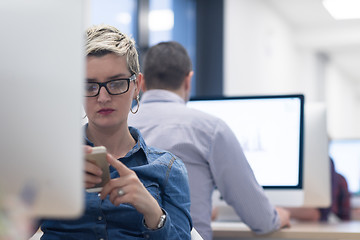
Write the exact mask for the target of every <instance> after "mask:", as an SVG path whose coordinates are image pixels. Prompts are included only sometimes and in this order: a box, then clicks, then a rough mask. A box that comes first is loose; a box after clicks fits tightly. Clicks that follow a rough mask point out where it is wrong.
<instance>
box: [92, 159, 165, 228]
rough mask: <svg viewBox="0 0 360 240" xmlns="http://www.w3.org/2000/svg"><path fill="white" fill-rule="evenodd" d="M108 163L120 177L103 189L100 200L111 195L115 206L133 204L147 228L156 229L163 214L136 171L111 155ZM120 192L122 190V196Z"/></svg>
mask: <svg viewBox="0 0 360 240" xmlns="http://www.w3.org/2000/svg"><path fill="white" fill-rule="evenodd" d="M107 161H108V163H109V164H110V165H112V166H113V167H114V168H115V169H116V170H117V171H118V173H119V176H120V177H119V178H115V179H111V180H110V182H108V183H107V184H106V185H105V186H104V187H103V189H102V191H101V193H100V194H101V195H100V198H101V199H105V198H106V196H107V195H109V197H110V201H111V202H112V203H113V204H114V205H115V206H118V205H120V204H122V203H129V204H131V205H132V206H134V207H135V208H136V210H137V211H138V212H140V213H142V214H143V215H144V219H145V223H146V226H147V227H148V228H150V229H156V228H157V224H158V223H159V219H160V216H161V215H162V214H163V212H162V210H161V208H160V206H159V204H158V202H157V201H156V200H155V198H154V197H153V196H152V195H151V194H150V193H149V191H148V190H147V189H146V188H145V187H144V185H143V184H142V182H141V181H140V180H139V178H138V176H137V175H136V173H135V172H134V171H132V170H131V169H129V168H128V167H126V166H125V165H124V164H123V163H122V162H120V161H118V160H117V159H115V158H114V157H113V156H112V155H111V154H107ZM89 167H90V166H89ZM89 170H90V169H89ZM119 190H121V191H120V194H119Z"/></svg>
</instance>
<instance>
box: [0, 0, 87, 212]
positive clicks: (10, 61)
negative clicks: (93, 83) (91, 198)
mask: <svg viewBox="0 0 360 240" xmlns="http://www.w3.org/2000/svg"><path fill="white" fill-rule="evenodd" d="M85 4H86V2H85V1H82V0H76V1H73V0H61V1H59V0H31V1H28V0H1V1H0V29H1V32H2V34H1V43H0V53H1V54H0V62H1V64H0V75H1V84H2V88H1V94H0V109H1V111H2V114H1V124H0V138H1V143H0V155H1V161H0V203H1V204H0V210H1V209H3V210H4V209H5V210H6V211H9V212H11V211H16V212H17V214H19V212H20V211H23V212H22V213H23V214H26V215H28V216H31V217H59V218H61V217H64V218H72V217H76V216H79V214H81V213H82V210H83V204H84V203H83V201H84V196H83V195H84V187H83V147H82V146H83V137H82V136H83V130H82V124H81V119H82V117H83V115H82V105H83V81H84V79H85V48H84V44H85V28H86V24H85V21H84V20H85V17H84V16H85V14H84V13H85V12H84V11H85V10H86V7H85Z"/></svg>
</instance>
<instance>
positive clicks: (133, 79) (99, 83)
mask: <svg viewBox="0 0 360 240" xmlns="http://www.w3.org/2000/svg"><path fill="white" fill-rule="evenodd" d="M119 80H122V81H127V83H128V85H127V89H126V90H125V91H124V92H121V93H111V92H110V91H109V89H108V88H107V84H108V83H110V82H114V81H119ZM135 80H136V74H135V73H134V74H133V75H131V76H130V77H129V78H117V79H113V80H110V81H107V82H103V83H101V82H87V83H95V84H97V85H98V86H99V89H98V92H97V93H96V94H95V95H93V96H85V97H96V96H98V95H99V94H100V90H101V88H102V87H104V88H105V89H106V91H107V93H108V94H109V95H121V94H124V93H126V92H127V91H129V88H130V83H131V82H132V81H135Z"/></svg>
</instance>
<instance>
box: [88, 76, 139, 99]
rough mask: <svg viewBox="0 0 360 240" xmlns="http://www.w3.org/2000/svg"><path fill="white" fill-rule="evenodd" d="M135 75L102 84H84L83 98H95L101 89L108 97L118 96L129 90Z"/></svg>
mask: <svg viewBox="0 0 360 240" xmlns="http://www.w3.org/2000/svg"><path fill="white" fill-rule="evenodd" d="M135 79H136V75H135V74H133V75H131V77H129V78H118V79H114V80H110V81H107V82H104V83H99V82H87V83H85V97H96V96H97V95H99V93H100V89H101V87H105V89H106V91H107V92H108V93H109V94H110V95H120V94H123V93H126V92H127V91H128V90H129V86H130V82H131V81H135Z"/></svg>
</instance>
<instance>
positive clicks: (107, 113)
mask: <svg viewBox="0 0 360 240" xmlns="http://www.w3.org/2000/svg"><path fill="white" fill-rule="evenodd" d="M114 111H115V110H114V109H111V108H103V109H100V110H99V111H98V113H99V114H101V115H109V114H111V113H112V112H114Z"/></svg>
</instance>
